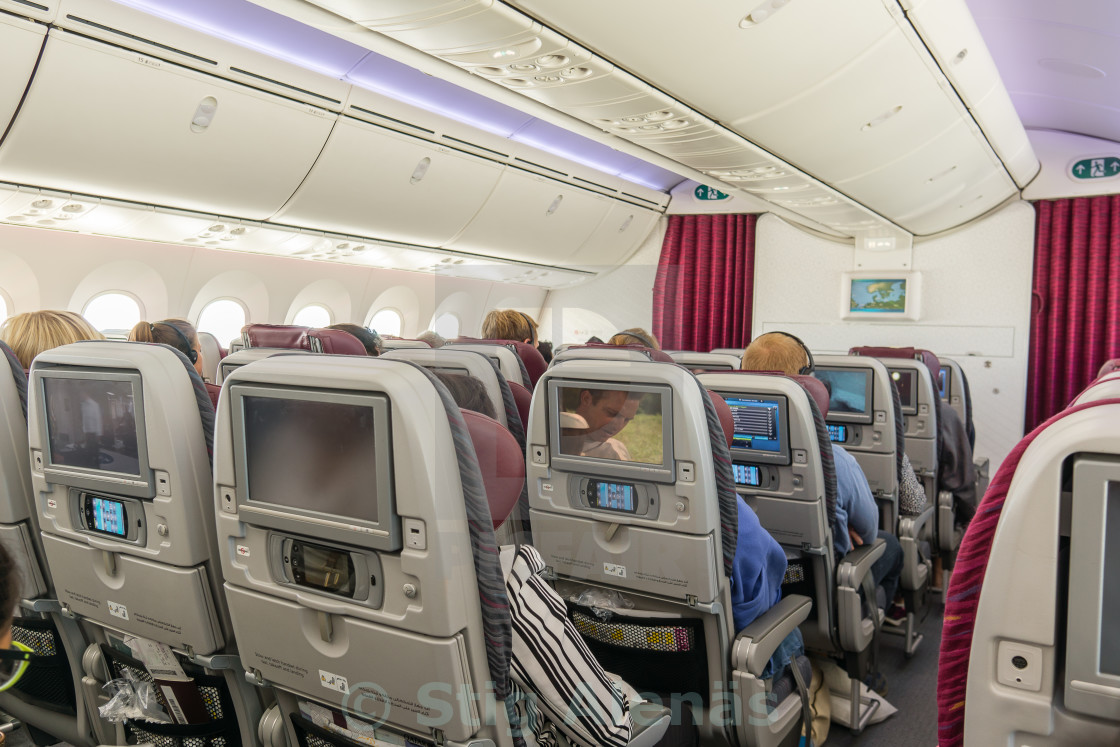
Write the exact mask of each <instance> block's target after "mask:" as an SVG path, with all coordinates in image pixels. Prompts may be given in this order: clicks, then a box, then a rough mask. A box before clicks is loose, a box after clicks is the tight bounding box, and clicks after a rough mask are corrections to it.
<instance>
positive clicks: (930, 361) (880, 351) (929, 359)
mask: <svg viewBox="0 0 1120 747" xmlns="http://www.w3.org/2000/svg"><path fill="white" fill-rule="evenodd" d="M848 355H864V356H867V357H868V358H910V359H913V360H919V361H921V362H922V363H925V364H926V368H928V369H929V375H930V376H932V377H933V380H934V382H935V383H936V382H937V377H938V376H939V375H940V374H941V361H939V360H938V359H937V356H936V355H934V354H933V353H931V352H930V351H928V350H922V349H921V348H877V347H872V346H865V347H859V348H852V349H851V350H849V351H848Z"/></svg>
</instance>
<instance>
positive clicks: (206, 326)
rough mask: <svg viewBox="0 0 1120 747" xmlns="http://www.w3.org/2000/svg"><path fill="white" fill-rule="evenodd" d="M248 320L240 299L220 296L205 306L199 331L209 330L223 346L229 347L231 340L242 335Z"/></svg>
mask: <svg viewBox="0 0 1120 747" xmlns="http://www.w3.org/2000/svg"><path fill="white" fill-rule="evenodd" d="M246 321H248V320H247V319H246V314H245V307H244V306H242V305H241V302H240V301H235V300H233V299H232V298H219V299H218V300H217V301H211V302H210V303H208V304H206V306H204V307H203V309H202V313H201V314H199V315H198V325H197V326H198V331H199V332H209V333H210V334H212V335H214V337H216V338H217V339H218V343H219V344H221V345H222V347H229V343H230V341H231V340H236V339H237V338H238V337H241V328H242V327H244V326H245V322H246Z"/></svg>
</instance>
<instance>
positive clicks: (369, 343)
mask: <svg viewBox="0 0 1120 747" xmlns="http://www.w3.org/2000/svg"><path fill="white" fill-rule="evenodd" d="M326 329H337V330H339V331H340V332H347V333H349V334H351V335H353V336H354V337H357V338H358V340H359V341H360V342H361V343H362V347H364V348H365V349H366V355H369V356H373V357H374V358H376V357H377V356H379V355H381V345H382V342H381V335H379V334H377V331H376V330H373V329H370V328H369V327H359V326H358V325H357V324H350V323H349V322H339V323H338V324H332V325H330V326H328V327H327V328H326Z"/></svg>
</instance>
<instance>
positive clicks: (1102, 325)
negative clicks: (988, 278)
mask: <svg viewBox="0 0 1120 747" xmlns="http://www.w3.org/2000/svg"><path fill="white" fill-rule="evenodd" d="M1035 211H1036V215H1037V217H1036V224H1035V250H1034V286H1033V291H1034V296H1033V298H1032V303H1031V349H1030V362H1029V364H1028V373H1027V414H1026V423H1025V427H1026V430H1027V431H1028V432H1029V431H1031V430H1033V429H1034V427H1035V426H1037V425H1038V424H1039V423H1041V422H1043V421H1045V420H1046V419H1047V418H1049V417H1050V416H1051V415H1053V414H1055V413H1057V412H1059V411H1060V410H1062V409H1063V408H1064V407H1065V406H1066V405H1067V404H1069V402H1070V400H1072V399H1073V398H1074V397H1075V396H1076V395H1077V393H1078V392H1080V391H1081V390H1082V389H1084V388H1085V386H1086V385H1088V384H1089V382H1091V381H1092V380H1093V379H1094V378H1095V377H1096V375H1097V370H1098V369H1099V368H1100V367H1101V364H1103V363H1104V362H1105V361H1106V360H1108V359H1110V358H1117V357H1120V195H1108V196H1103V197H1083V198H1078V199H1072V200H1052V201H1041V202H1037V203H1035Z"/></svg>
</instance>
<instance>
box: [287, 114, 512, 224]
mask: <svg viewBox="0 0 1120 747" xmlns="http://www.w3.org/2000/svg"><path fill="white" fill-rule="evenodd" d="M503 168H504V167H503V166H502V165H501V164H498V163H494V162H493V161H488V160H486V159H483V158H478V157H476V156H472V155H468V154H466V153H463V152H461V151H458V150H455V149H452V148H449V147H445V146H437V145H435V144H433V143H429V142H427V141H424V140H421V139H419V138H414V137H410V136H408V135H404V134H401V133H398V132H394V131H392V130H387V129H385V128H383V127H378V126H376V125H372V124H367V123H365V122H361V121H359V120H357V119H353V118H351V117H343V118H342V119H341V120H340V121H339V122H338V124H337V125H336V126H335V129H334V132H333V133H332V134H331V137H330V139H329V140H328V141H327V144H326V147H325V148H324V149H323V152H322V155H320V156H319V159H318V161H317V162H316V163H315V167H314V168H313V169H312V170H311V173H310V174H308V176H307V178H306V180H305V181H304V183H303V186H302V187H300V189H299V191H298V192H297V193H296V194H295V196H293V197H292V199H291V200H290V201H289V202H288V204H287V205H286V206H285V207H284V209H283V210H281V211H280V213H279V214H278V215H277V216H276V218H275V220H276V221H278V222H280V223H288V224H291V225H295V226H305V227H309V228H319V229H323V230H330V231H338V232H342V233H354V234H358V235H365V236H376V237H378V238H380V239H387V240H390V241H401V242H408V243H414V244H429V245H434V246H438V245H441V244H443V243H445V242H447V241H450V240H451V239H452V238H453V237H455V236H456V235H457V234H458V233H459V232H460V231H461V230H462V229H463V228H464V227H465V226H466V225H467V224H468V223H469V222H470V221H471V219H472V218H474V216H475V215H476V214H477V213H478V211H479V210H480V209H481V208H482V206H483V204H485V202H486V199H487V198H488V197H489V196H490V192H491V191H492V190H493V189H494V186H495V185H496V184H497V183H498V180H499V178H500V177H501V175H502V170H503Z"/></svg>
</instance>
